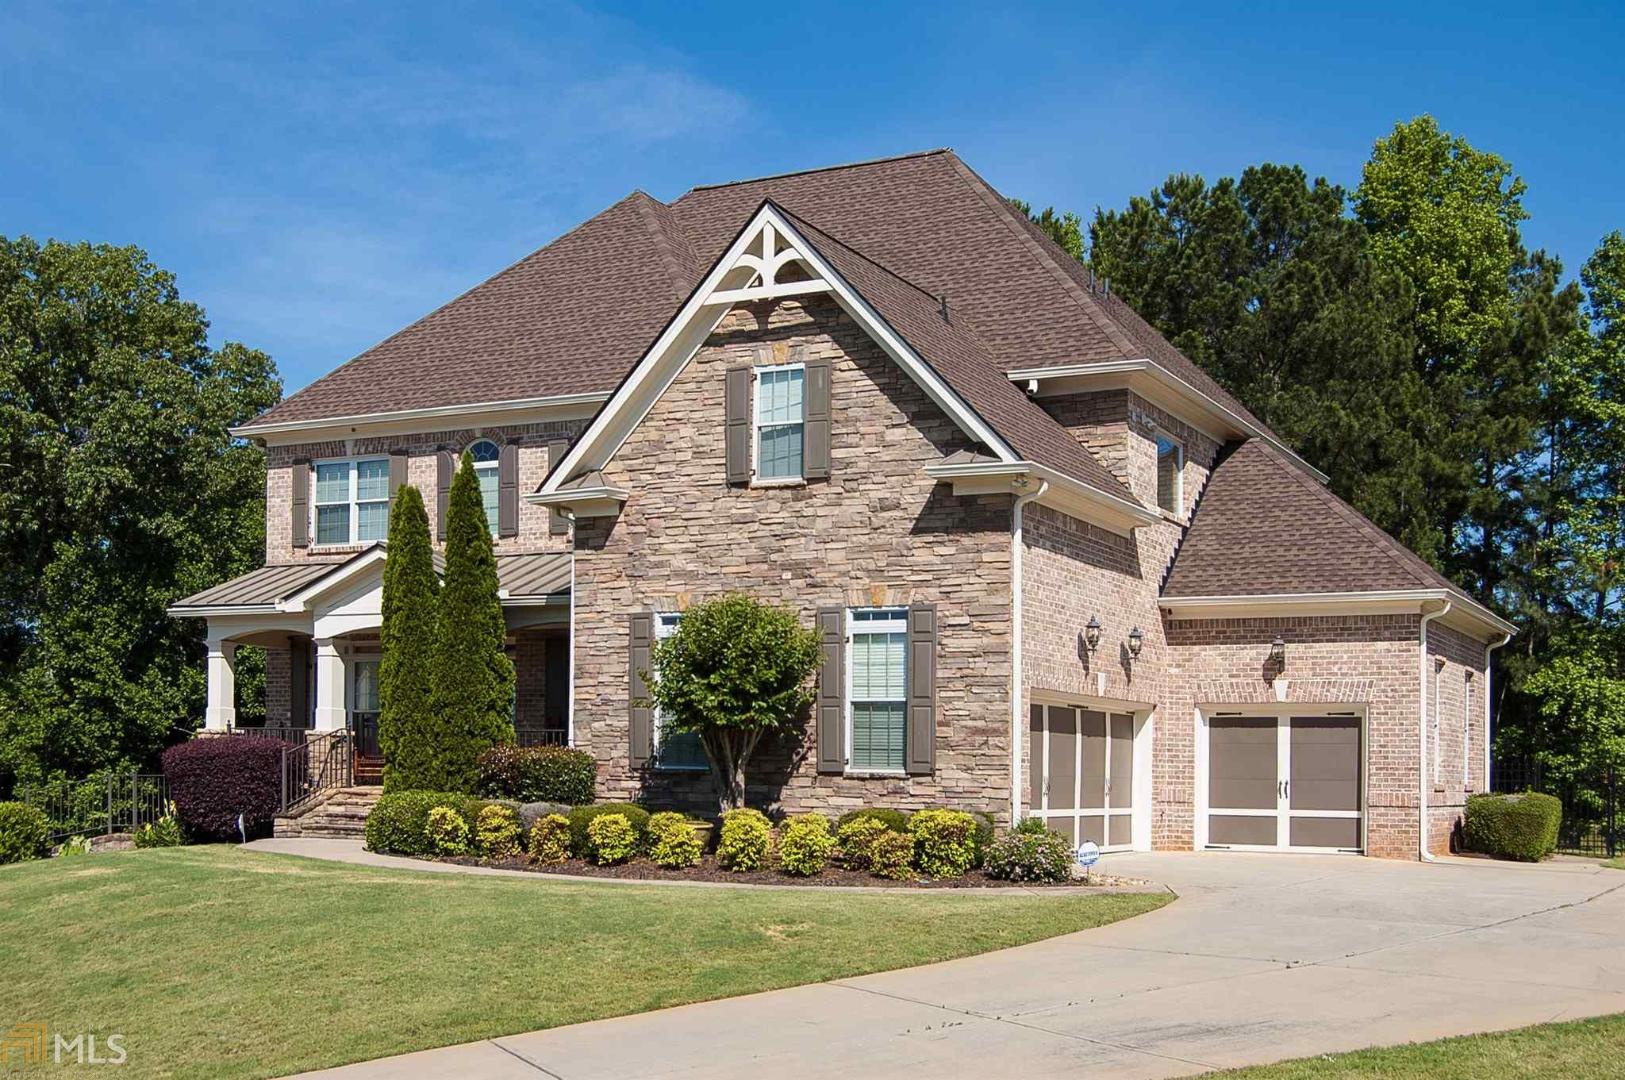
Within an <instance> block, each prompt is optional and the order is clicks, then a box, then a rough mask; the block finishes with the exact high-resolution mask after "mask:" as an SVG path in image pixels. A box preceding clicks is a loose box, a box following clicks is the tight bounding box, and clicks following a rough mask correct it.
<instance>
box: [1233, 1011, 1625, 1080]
mask: <svg viewBox="0 0 1625 1080" xmlns="http://www.w3.org/2000/svg"><path fill="white" fill-rule="evenodd" d="M1622 1056H1625V1014H1621V1015H1618V1016H1604V1017H1600V1018H1598V1019H1596V1020H1579V1021H1575V1022H1573V1023H1568V1024H1541V1025H1539V1026H1537V1027H1526V1028H1519V1029H1518V1030H1517V1031H1506V1032H1501V1033H1499V1034H1494V1035H1467V1036H1463V1037H1462V1038H1459V1039H1441V1040H1440V1041H1438V1042H1430V1043H1415V1044H1412V1045H1410V1046H1391V1047H1387V1048H1385V1049H1380V1050H1357V1051H1355V1052H1354V1053H1352V1054H1328V1055H1325V1056H1323V1057H1314V1058H1303V1059H1302V1060H1299V1061H1283V1062H1281V1063H1280V1064H1279V1065H1262V1066H1259V1067H1257V1068H1252V1069H1236V1070H1234V1071H1231V1072H1224V1073H1216V1074H1214V1075H1215V1076H1223V1077H1227V1078H1231V1080H1343V1078H1353V1077H1381V1078H1382V1080H1485V1078H1487V1077H1495V1078H1496V1080H1501V1078H1503V1077H1504V1078H1507V1080H1513V1078H1519V1077H1527V1078H1529V1080H1535V1078H1537V1077H1538V1078H1542V1080H1544V1078H1546V1077H1554V1076H1555V1077H1562V1078H1563V1080H1604V1078H1605V1077H1607V1078H1615V1077H1618V1076H1620V1075H1621V1068H1622V1065H1621V1057H1622Z"/></svg>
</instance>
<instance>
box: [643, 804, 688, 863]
mask: <svg viewBox="0 0 1625 1080" xmlns="http://www.w3.org/2000/svg"><path fill="white" fill-rule="evenodd" d="M649 858H651V859H653V860H654V863H655V865H656V866H664V867H666V868H667V869H668V870H681V869H683V868H685V867H689V866H697V865H698V864H699V861H700V837H699V834H698V833H696V832H695V831H694V826H693V825H692V824H691V823H690V822H689V820H688V818H686V817H684V816H683V815H682V814H674V813H672V812H670V811H667V812H665V813H661V814H655V815H653V816H651V817H650V818H649Z"/></svg>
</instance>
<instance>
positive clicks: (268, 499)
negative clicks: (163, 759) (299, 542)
mask: <svg viewBox="0 0 1625 1080" xmlns="http://www.w3.org/2000/svg"><path fill="white" fill-rule="evenodd" d="M586 424H587V422H586V421H585V420H567V421H553V422H548V423H537V424H513V425H507V426H501V427H485V428H477V429H475V428H463V429H448V430H443V431H428V432H419V433H416V434H411V435H392V436H381V437H369V438H358V439H348V440H337V441H329V442H311V443H297V444H291V445H287V446H273V447H270V448H269V449H267V450H266V474H265V561H266V562H268V563H286V562H295V561H298V560H300V559H307V558H312V557H316V558H322V557H329V556H332V555H335V554H344V553H347V552H353V551H357V550H359V548H358V547H352V546H342V547H341V546H331V547H317V546H315V545H314V544H312V545H311V546H310V547H307V548H295V547H294V546H293V542H292V537H293V531H292V530H293V525H292V518H291V513H292V510H291V501H292V491H293V480H292V470H293V462H294V459H296V458H309V459H310V460H312V461H316V460H320V459H322V458H335V457H337V458H342V457H365V456H382V455H385V454H388V453H389V452H390V451H392V450H400V449H405V450H408V451H409V452H410V455H411V461H410V463H409V465H408V466H407V479H408V482H409V483H411V484H413V485H414V486H416V487H417V488H418V490H419V491H421V492H422V493H423V501H424V504H425V505H426V506H427V508H428V511H429V534H430V536H431V537H433V536H434V535H435V533H436V526H437V516H438V506H437V500H436V494H437V489H438V485H439V471H438V470H439V465H438V462H437V460H436V453H437V452H438V451H439V450H440V449H441V448H442V447H445V448H448V449H451V450H453V451H461V450H462V449H463V448H465V447H467V446H470V445H472V444H473V443H475V442H476V441H478V440H479V439H482V438H485V439H491V440H492V441H493V442H495V443H497V444H498V445H499V446H500V445H502V444H504V443H507V442H512V441H515V440H517V441H518V443H519V494H520V501H519V535H517V536H512V537H502V538H498V539H497V540H496V542H495V544H496V552H497V554H499V555H506V554H517V553H520V552H532V551H562V550H566V549H567V548H568V546H569V541H568V538H567V537H563V536H554V535H552V534H551V533H550V532H549V531H548V525H549V520H550V516H549V512H548V511H547V509H545V508H544V507H539V506H533V505H531V504H530V503H527V502H525V501H524V496H525V495H526V494H528V493H530V492H533V491H535V490H536V489H537V488H539V487H541V486H542V481H543V480H544V479H546V477H547V470H548V468H549V463H548V460H547V444H548V443H549V442H551V441H554V440H557V439H566V440H574V439H575V438H576V437H577V436H579V435H580V434H581V432H582V431H583V430H584V429H585V428H586ZM311 500H312V504H313V505H314V500H315V478H314V477H312V480H311ZM314 534H315V525H314V520H313V522H312V525H311V537H312V539H313V540H314V538H315V536H314Z"/></svg>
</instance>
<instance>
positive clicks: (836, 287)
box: [530, 203, 1017, 502]
mask: <svg viewBox="0 0 1625 1080" xmlns="http://www.w3.org/2000/svg"><path fill="white" fill-rule="evenodd" d="M791 262H799V263H800V264H801V266H802V269H803V270H804V271H805V272H806V273H807V274H808V275H809V277H810V279H811V280H804V281H787V282H782V283H779V282H777V273H778V271H779V270H780V269H782V268H784V267H785V266H787V265H788V264H789V263H791ZM764 270H768V271H771V272H770V273H765V274H764V273H763V271H764ZM815 292H827V293H829V294H831V295H832V296H833V297H834V298H835V300H836V302H837V303H839V304H840V305H841V307H842V308H843V309H845V310H846V312H847V314H849V315H851V316H852V318H853V319H854V320H855V321H856V322H857V323H858V325H859V326H860V327H862V328H863V330H864V331H865V332H866V333H867V334H868V335H869V336H870V337H871V338H873V339H874V340H875V341H876V342H877V343H878V344H879V345H880V347H881V348H882V349H884V350H885V352H886V353H887V355H889V356H890V357H891V358H892V359H893V360H894V361H896V362H897V363H898V364H899V365H900V366H901V367H902V368H903V370H905V371H907V372H908V373H909V375H910V376H912V377H913V378H914V380H915V382H917V383H919V385H920V387H921V388H922V389H923V390H925V392H926V394H927V395H928V396H929V397H930V398H931V399H932V400H933V401H934V402H936V404H937V405H938V406H939V407H941V408H942V410H943V411H944V412H946V413H947V414H948V415H949V417H951V418H952V419H953V420H954V422H955V423H957V424H958V425H959V427H960V428H961V429H962V430H963V431H965V433H966V434H967V435H969V436H970V437H971V438H972V439H974V440H975V441H977V442H979V443H981V444H982V445H984V446H986V447H988V448H989V449H990V450H991V452H992V453H994V454H996V455H997V456H998V457H999V458H1000V459H1001V460H1004V461H1015V460H1017V459H1016V455H1015V453H1014V452H1013V451H1012V450H1011V449H1010V447H1009V446H1008V445H1007V444H1006V443H1005V441H1004V440H1003V439H1002V438H1000V437H999V435H998V434H997V433H996V432H994V430H993V429H992V428H991V427H990V426H988V424H987V423H986V421H984V420H983V419H982V418H981V417H980V416H978V415H977V414H976V412H975V410H973V409H972V408H971V407H970V406H969V405H968V404H966V403H965V401H964V400H963V399H962V398H960V396H959V395H958V394H957V393H955V392H954V391H953V390H952V389H951V388H950V387H949V386H948V384H947V383H946V382H944V381H943V379H942V378H941V377H940V376H939V375H938V374H937V373H936V372H935V371H934V370H933V369H932V368H931V366H930V365H929V364H927V363H925V362H924V361H923V360H921V359H920V357H919V356H918V355H917V354H915V352H914V350H913V349H912V348H910V347H909V345H908V343H907V342H905V341H904V340H903V339H902V338H901V337H899V336H898V335H897V334H896V333H895V332H894V331H893V330H892V329H891V327H890V326H888V325H887V323H886V321H885V320H884V319H882V318H881V317H880V315H879V313H877V312H876V311H875V310H874V309H873V308H872V307H870V306H869V304H868V302H867V301H865V300H864V299H863V298H862V297H861V296H859V295H858V294H857V291H856V290H854V289H853V288H852V287H851V286H850V285H848V284H847V283H846V282H845V281H844V280H842V278H841V276H840V275H839V274H837V273H836V272H835V270H834V268H833V267H831V266H830V265H829V263H827V262H826V261H825V260H824V258H823V257H822V256H820V255H819V254H818V252H817V251H815V250H814V249H813V247H812V246H811V245H810V244H808V243H807V241H806V240H805V239H804V238H803V237H802V236H801V234H800V233H798V232H797V231H796V229H795V227H794V226H793V225H792V224H791V223H790V222H789V220H788V219H786V218H785V216H784V215H783V214H781V213H780V212H779V211H778V209H777V208H776V207H774V206H773V205H772V204H771V203H764V204H763V205H762V207H761V208H760V209H759V210H758V211H757V212H756V214H755V216H753V217H752V218H751V220H750V222H749V223H748V224H746V226H745V227H744V229H742V230H741V231H740V233H739V235H738V237H736V238H735V239H734V242H733V243H732V244H731V245H730V246H729V247H728V250H727V251H725V252H724V253H723V254H722V256H721V257H720V258H719V259H717V261H716V263H715V264H714V265H713V266H712V268H711V271H710V273H709V274H707V275H706V277H705V280H704V281H702V282H700V284H699V286H698V287H697V288H696V289H695V290H694V292H693V293H692V294H690V296H689V298H688V301H687V302H686V303H684V305H683V306H682V308H681V309H680V310H679V311H678V312H677V314H676V316H674V317H673V318H672V321H671V322H670V323H668V324H667V325H666V329H665V330H664V331H662V333H661V335H660V337H659V338H657V339H656V341H655V343H654V345H653V346H651V347H650V349H649V351H648V352H647V353H645V354H644V356H643V358H642V359H641V360H640V361H638V364H637V366H636V367H634V368H633V369H632V372H631V374H629V375H628V376H627V377H626V379H625V380H624V381H623V382H622V383H621V385H620V387H618V388H617V389H616V391H615V393H614V395H613V396H612V397H611V398H610V399H609V402H608V403H607V404H606V405H605V406H604V407H603V408H602V409H601V410H599V413H598V415H597V416H596V417H594V418H593V421H592V423H591V424H589V425H588V426H587V430H586V432H584V433H583V434H582V436H581V438H580V439H578V440H576V442H575V444H574V445H573V446H571V447H570V452H569V453H568V454H566V455H565V457H564V460H563V461H562V462H560V464H559V467H558V468H556V469H554V470H553V471H552V473H551V474H550V475H549V476H548V478H547V481H546V483H544V484H543V485H542V487H541V488H540V490H539V491H538V492H537V493H536V494H535V495H533V496H530V499H531V501H533V502H544V501H545V497H546V496H549V495H552V494H554V493H556V492H559V489H560V488H561V487H562V486H563V485H564V484H565V483H566V482H567V481H568V480H570V478H572V477H575V476H578V475H580V474H581V473H583V472H589V471H592V470H595V469H602V468H603V467H604V466H605V465H606V464H607V463H608V462H609V461H610V459H611V458H613V457H614V456H615V453H616V451H618V450H619V449H620V448H621V445H622V444H623V443H624V442H625V441H626V439H627V438H628V437H629V436H630V435H631V434H632V432H633V431H634V430H635V429H636V428H637V426H638V424H639V423H641V422H642V420H643V418H644V416H646V415H647V414H648V412H649V410H650V409H651V408H653V407H654V404H655V402H657V401H659V400H660V397H661V395H663V394H664V393H665V392H666V390H667V388H668V387H670V386H671V384H672V381H673V380H675V379H676V378H677V376H678V375H679V374H680V373H681V372H682V370H683V369H684V368H685V367H686V366H687V365H688V362H689V360H691V359H693V357H694V354H695V353H696V352H698V351H699V348H700V346H701V345H703V344H705V340H706V338H708V337H710V336H711V332H712V331H713V330H715V329H716V327H717V324H718V323H720V322H721V321H722V318H723V316H724V315H726V314H727V313H728V311H729V309H730V308H731V307H732V306H733V305H734V304H736V303H742V302H747V301H752V300H762V299H771V298H773V297H776V296H798V295H806V294H809V293H815Z"/></svg>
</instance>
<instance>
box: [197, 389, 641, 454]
mask: <svg viewBox="0 0 1625 1080" xmlns="http://www.w3.org/2000/svg"><path fill="white" fill-rule="evenodd" d="M609 397H610V392H609V391H608V390H603V391H598V390H595V391H590V392H587V393H580V394H554V395H551V396H549V397H535V398H514V399H510V400H506V401H476V402H469V403H466V404H462V405H436V406H432V407H428V408H422V409H394V410H388V411H384V412H374V413H352V414H348V415H344V416H328V417H318V418H315V419H310V420H284V421H277V422H272V423H269V424H262V423H257V422H254V421H250V422H249V423H246V424H240V425H238V426H237V427H234V428H231V429H229V430H230V432H231V434H232V435H233V436H235V437H237V438H239V439H257V440H261V441H267V442H291V441H299V440H306V439H309V438H313V437H315V436H318V435H321V434H323V433H329V432H337V431H342V433H343V434H345V435H354V434H358V433H360V432H361V431H362V429H366V433H368V434H385V433H386V432H384V431H382V430H379V429H384V428H391V427H393V428H396V429H400V430H403V431H410V430H421V429H422V428H423V426H424V424H425V423H426V422H429V421H435V420H456V421H459V422H461V423H468V422H470V421H472V420H489V421H490V422H494V423H513V422H514V421H515V420H518V419H521V418H523V417H524V416H525V415H526V414H530V413H534V414H536V415H537V416H538V417H545V418H549V419H553V418H560V416H561V414H568V415H571V416H575V415H590V414H591V413H595V412H597V411H598V408H599V406H601V405H603V403H604V402H606V401H608V400H609ZM286 436H297V437H298V439H297V440H296V439H293V438H285V437H286Z"/></svg>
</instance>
